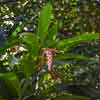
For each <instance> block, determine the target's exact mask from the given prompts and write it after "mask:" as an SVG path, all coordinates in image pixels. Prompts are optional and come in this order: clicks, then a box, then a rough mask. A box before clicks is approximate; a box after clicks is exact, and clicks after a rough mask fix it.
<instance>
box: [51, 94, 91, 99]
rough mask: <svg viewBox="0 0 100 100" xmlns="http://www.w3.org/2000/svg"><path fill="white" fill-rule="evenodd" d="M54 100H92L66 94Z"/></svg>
mask: <svg viewBox="0 0 100 100" xmlns="http://www.w3.org/2000/svg"><path fill="white" fill-rule="evenodd" d="M52 100H90V98H88V97H84V96H77V95H73V94H69V93H66V94H62V95H60V96H56V97H55V98H54V99H52Z"/></svg>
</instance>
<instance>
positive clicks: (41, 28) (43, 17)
mask: <svg viewBox="0 0 100 100" xmlns="http://www.w3.org/2000/svg"><path fill="white" fill-rule="evenodd" d="M51 16H52V6H51V4H50V3H47V4H46V5H45V6H44V7H43V9H42V10H41V12H40V15H39V19H38V35H39V37H40V41H41V42H43V41H44V39H45V38H46V35H47V32H48V27H49V25H50V20H51Z"/></svg>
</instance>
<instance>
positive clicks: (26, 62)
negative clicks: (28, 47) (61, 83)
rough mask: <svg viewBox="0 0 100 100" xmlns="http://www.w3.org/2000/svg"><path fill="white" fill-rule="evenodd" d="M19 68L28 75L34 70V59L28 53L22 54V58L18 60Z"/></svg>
mask: <svg viewBox="0 0 100 100" xmlns="http://www.w3.org/2000/svg"><path fill="white" fill-rule="evenodd" d="M19 63H20V70H22V71H23V73H24V75H25V76H26V77H30V76H31V75H32V74H33V73H34V72H35V71H36V70H35V64H34V60H33V58H32V57H31V55H30V54H25V55H23V58H22V59H21V60H20V61H19Z"/></svg>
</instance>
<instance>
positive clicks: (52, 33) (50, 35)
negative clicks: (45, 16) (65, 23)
mask: <svg viewBox="0 0 100 100" xmlns="http://www.w3.org/2000/svg"><path fill="white" fill-rule="evenodd" d="M57 32H58V22H57V21H56V22H55V24H54V25H53V26H52V27H51V28H50V31H49V33H48V40H51V41H52V40H55V39H56V37H57Z"/></svg>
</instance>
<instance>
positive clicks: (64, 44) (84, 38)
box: [56, 33, 100, 50]
mask: <svg viewBox="0 0 100 100" xmlns="http://www.w3.org/2000/svg"><path fill="white" fill-rule="evenodd" d="M98 39H100V33H95V34H92V33H88V34H82V35H77V36H74V37H72V38H69V39H63V40H60V41H59V42H58V43H57V45H56V48H57V49H64V50H69V49H70V48H71V47H75V46H77V45H78V44H81V43H82V42H90V41H94V40H98Z"/></svg>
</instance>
